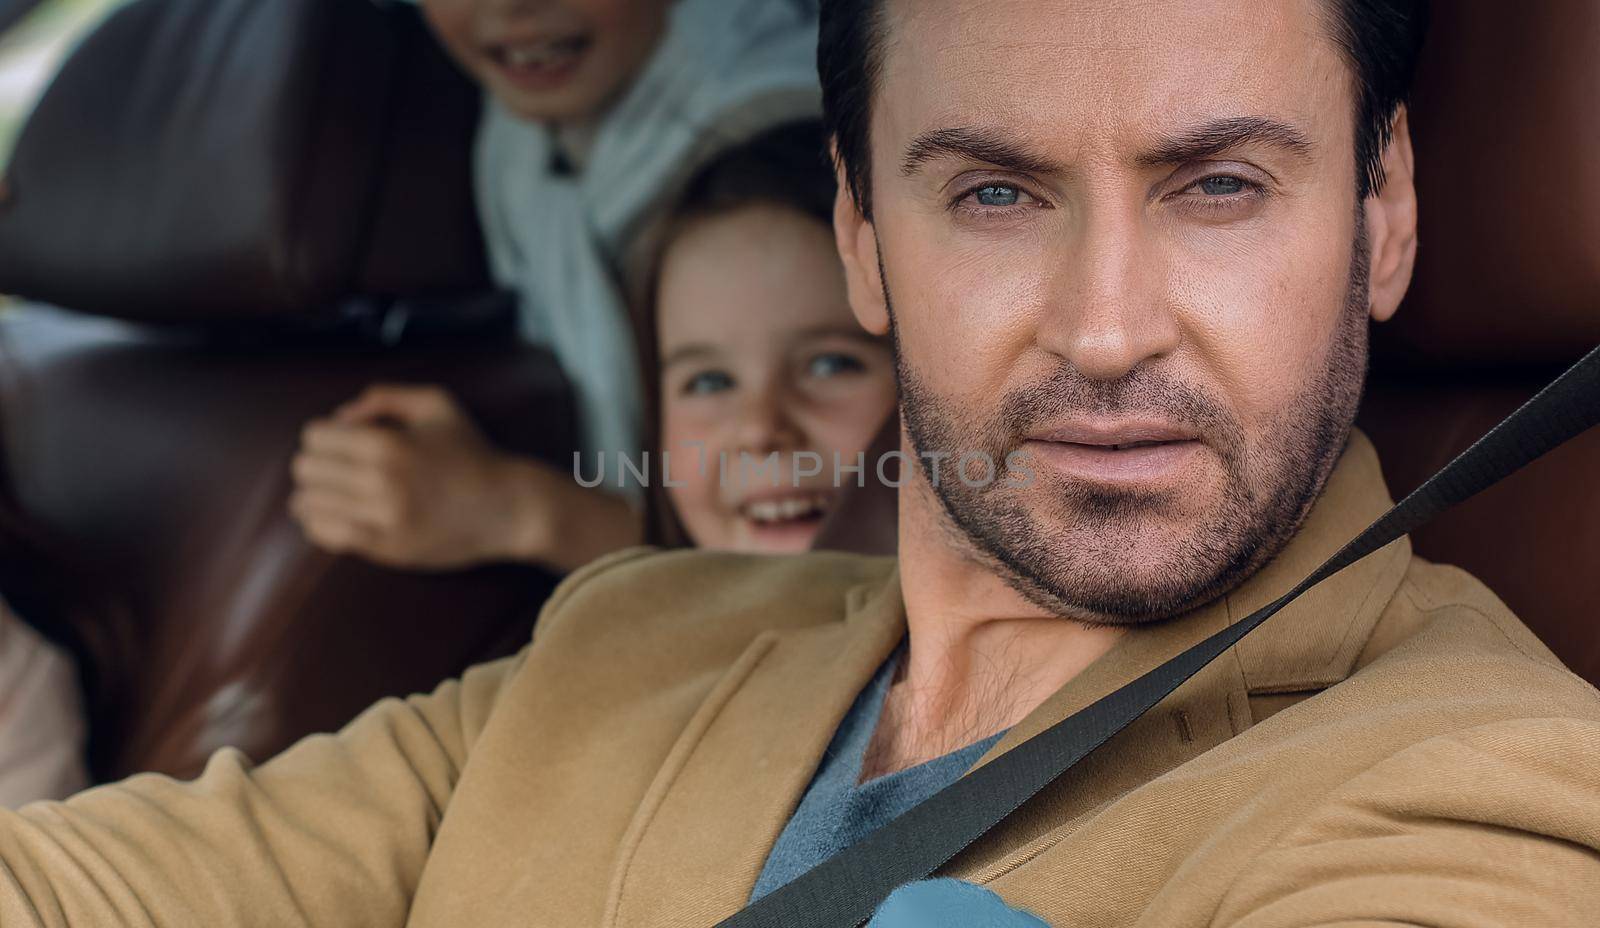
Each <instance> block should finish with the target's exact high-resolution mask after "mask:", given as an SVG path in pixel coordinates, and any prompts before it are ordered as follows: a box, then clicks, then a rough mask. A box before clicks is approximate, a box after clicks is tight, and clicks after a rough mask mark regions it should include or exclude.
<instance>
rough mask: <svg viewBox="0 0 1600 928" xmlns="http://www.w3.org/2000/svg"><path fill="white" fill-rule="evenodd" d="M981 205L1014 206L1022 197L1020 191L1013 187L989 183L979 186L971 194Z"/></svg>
mask: <svg viewBox="0 0 1600 928" xmlns="http://www.w3.org/2000/svg"><path fill="white" fill-rule="evenodd" d="M973 195H974V196H976V197H977V198H978V202H979V203H980V204H982V205H983V206H1002V207H1004V206H1016V205H1017V203H1018V202H1019V201H1020V200H1021V199H1022V192H1021V191H1019V190H1018V189H1017V188H1015V187H1006V186H1004V185H1001V184H990V185H989V186H987V187H980V188H978V190H977V191H975V192H974V194H973Z"/></svg>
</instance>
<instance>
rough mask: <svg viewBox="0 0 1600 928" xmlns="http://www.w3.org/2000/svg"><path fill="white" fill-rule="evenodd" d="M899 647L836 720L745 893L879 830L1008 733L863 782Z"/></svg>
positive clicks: (762, 891) (766, 889)
mask: <svg viewBox="0 0 1600 928" xmlns="http://www.w3.org/2000/svg"><path fill="white" fill-rule="evenodd" d="M899 663H900V657H899V655H898V654H896V656H894V657H892V658H890V659H889V660H888V661H887V662H886V663H885V664H884V665H883V667H882V668H880V669H879V670H878V673H877V675H876V676H874V677H873V678H872V682H870V683H868V684H867V688H866V689H864V690H862V691H861V695H860V696H857V697H856V701H855V704H854V705H852V706H851V707H850V712H849V714H847V715H846V716H845V717H844V721H842V722H840V723H839V730H838V731H837V732H835V733H834V736H833V741H832V742H830V743H829V745H828V751H827V753H826V754H825V755H824V756H823V760H822V764H821V766H820V767H818V768H817V772H816V774H815V775H814V776H813V777H812V779H811V785H810V786H809V787H807V788H806V794H805V797H804V798H803V799H801V800H800V805H799V806H798V807H797V808H796V809H795V812H794V816H793V817H791V818H790V819H789V824H788V825H786V826H784V829H783V833H782V834H780V835H779V836H778V843H777V844H776V845H774V846H773V848H772V852H771V853H770V854H768V855H767V863H766V866H765V867H763V868H762V870H761V876H760V878H759V879H757V880H756V886H755V889H754V891H752V893H751V895H750V900H751V901H752V902H754V901H755V900H757V899H760V898H761V897H763V896H765V895H767V894H768V893H771V892H773V891H774V890H777V889H779V888H781V887H783V886H785V885H787V884H788V883H790V882H792V881H793V880H794V879H795V878H796V877H798V876H800V875H801V874H803V873H805V872H806V871H808V870H810V869H811V868H813V867H815V866H816V865H818V864H820V863H822V862H823V861H825V860H827V859H828V858H830V857H832V856H833V855H835V854H837V853H839V852H840V851H842V850H844V849H845V848H847V847H849V846H850V845H852V844H854V843H855V842H857V841H859V840H861V839H862V838H864V837H866V836H867V835H869V834H871V833H873V832H874V831H877V830H878V829H879V828H882V827H883V826H884V825H887V824H888V823H889V822H890V821H892V820H893V819H895V818H896V817H898V816H899V815H900V814H901V813H903V812H905V811H907V810H909V809H910V808H911V807H912V806H915V805H917V804H918V803H920V802H922V801H923V800H924V799H927V798H928V797H929V796H932V795H933V794H934V793H937V792H938V791H939V790H941V789H944V788H945V787H946V786H949V785H950V784H951V783H954V782H955V781H956V780H959V779H960V778H961V775H962V774H964V773H966V772H967V770H968V769H970V768H971V767H972V765H973V764H975V763H977V762H978V760H979V759H980V758H982V757H983V755H984V754H986V753H988V751H989V749H990V748H991V747H993V746H994V745H995V743H996V742H998V741H999V740H1000V738H1001V736H1002V735H1004V734H1005V732H1001V733H1000V734H997V735H994V736H993V737H989V738H985V739H983V740H982V741H979V742H977V743H976V744H971V745H968V746H967V747H964V748H962V749H961V750H959V751H953V752H951V753H949V754H946V755H944V756H943V757H939V758H935V759H933V760H930V761H928V762H927V763H925V764H920V765H918V766H916V767H910V768H907V769H905V770H900V771H897V772H895V773H891V774H889V775H887V776H882V777H878V778H877V779H875V780H872V781H871V782H868V783H862V782H861V765H862V762H863V761H864V760H865V759H866V753H867V745H868V744H869V743H870V742H871V741H872V735H873V732H875V731H876V730H877V728H878V719H879V718H880V717H881V716H882V715H883V703H884V699H885V698H886V697H887V696H888V695H889V685H890V684H891V683H892V682H893V680H894V673H895V668H896V667H898V666H899Z"/></svg>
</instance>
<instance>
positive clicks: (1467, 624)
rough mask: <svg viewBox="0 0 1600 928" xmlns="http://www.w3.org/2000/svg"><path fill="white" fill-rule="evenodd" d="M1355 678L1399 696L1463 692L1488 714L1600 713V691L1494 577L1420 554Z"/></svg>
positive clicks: (1591, 717) (1422, 698) (1588, 716)
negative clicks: (1502, 593)
mask: <svg viewBox="0 0 1600 928" xmlns="http://www.w3.org/2000/svg"><path fill="white" fill-rule="evenodd" d="M1345 685H1346V688H1358V689H1362V690H1366V691H1370V692H1373V693H1388V694H1390V699H1391V700H1392V701H1405V700H1416V701H1419V702H1423V703H1426V702H1430V701H1433V700H1438V699H1460V700H1463V702H1462V705H1464V706H1466V705H1472V706H1477V707H1478V708H1479V709H1480V710H1481V712H1482V714H1483V716H1484V719H1485V720H1495V721H1501V720H1506V719H1511V718H1568V719H1582V720H1585V721H1591V722H1600V692H1597V691H1596V690H1595V688H1594V687H1593V686H1591V685H1589V684H1588V683H1587V682H1585V681H1584V680H1582V679H1581V678H1579V677H1578V676H1577V675H1576V674H1574V673H1572V672H1571V671H1570V670H1568V669H1567V668H1566V667H1565V666H1564V665H1563V664H1562V663H1561V661H1560V659H1559V658H1557V657H1556V656H1555V654H1553V653H1552V652H1551V651H1550V649H1549V648H1548V647H1546V646H1545V645H1544V643H1543V642H1541V641H1540V640H1539V637H1538V636H1537V635H1535V634H1534V633H1533V632H1532V631H1531V630H1530V629H1529V628H1528V627H1527V626H1526V625H1525V624H1523V622H1522V621H1521V620H1519V619H1518V618H1517V616H1516V615H1515V613H1513V612H1512V611H1511V609H1510V608H1509V607H1508V606H1507V605H1506V604H1505V603H1504V602H1502V601H1501V600H1500V598H1499V597H1497V596H1496V595H1495V594H1494V593H1493V592H1492V591H1491V590H1490V589H1489V588H1488V587H1486V586H1485V585H1484V584H1483V583H1481V582H1480V581H1478V580H1477V578H1475V577H1473V576H1472V575H1471V574H1469V573H1467V572H1466V571H1464V570H1461V569H1460V568H1457V567H1452V566H1448V565H1444V564H1435V563H1432V562H1429V561H1426V560H1423V559H1421V558H1413V559H1412V563H1411V565H1410V566H1409V568H1408V569H1407V572H1406V576H1405V578H1404V580H1403V581H1402V582H1401V584H1400V586H1399V588H1398V589H1397V590H1396V593H1395V596H1394V598H1393V599H1392V601H1391V602H1390V604H1389V606H1388V608H1386V609H1385V610H1384V612H1383V614H1382V616H1381V617H1380V618H1379V620H1378V622H1377V624H1376V625H1375V626H1374V628H1373V632H1372V634H1371V636H1370V638H1369V640H1368V642H1367V644H1366V647H1365V648H1364V649H1363V651H1362V653H1361V655H1360V657H1359V658H1358V659H1357V662H1356V668H1355V672H1354V673H1353V674H1352V676H1351V677H1350V679H1348V680H1346V681H1345Z"/></svg>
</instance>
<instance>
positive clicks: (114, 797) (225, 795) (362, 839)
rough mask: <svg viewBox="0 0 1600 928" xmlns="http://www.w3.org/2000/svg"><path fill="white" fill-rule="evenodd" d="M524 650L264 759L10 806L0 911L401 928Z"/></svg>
mask: <svg viewBox="0 0 1600 928" xmlns="http://www.w3.org/2000/svg"><path fill="white" fill-rule="evenodd" d="M519 664H520V659H519V658H509V659H507V660H504V661H500V662H497V663H494V664H487V665H484V666H482V667H478V668H475V669H473V670H471V671H468V673H467V674H466V675H465V676H464V677H463V678H462V679H461V680H460V681H451V682H449V683H446V684H444V685H443V686H441V687H439V689H437V690H436V691H434V692H433V693H432V694H431V695H428V696H417V697H413V698H411V699H407V700H403V701H402V700H386V701H384V702H382V703H379V704H378V705H376V706H374V707H373V708H372V709H370V710H368V711H367V712H366V713H364V714H363V715H362V716H361V717H359V718H357V719H356V720H355V721H354V722H351V723H350V725H349V726H347V727H346V728H345V729H344V730H343V731H342V732H340V733H339V734H338V735H331V736H316V737H312V738H308V739H306V740H305V741H302V742H301V743H300V744H298V745H296V746H295V747H293V748H291V749H290V750H289V751H287V752H285V753H284V754H282V755H280V756H279V757H277V758H276V759H274V760H272V761H271V762H269V763H266V764H264V765H262V766H260V767H259V768H252V767H251V765H250V764H249V762H248V761H247V760H246V759H245V758H244V757H242V756H241V755H240V754H238V753H237V752H234V751H224V752H220V753H218V754H217V755H216V756H214V757H213V758H212V760H211V762H210V763H209V764H208V765H207V767H206V771H205V773H204V774H202V775H201V776H200V778H199V779H197V780H195V781H194V782H192V783H180V782H176V781H174V780H171V779H168V778H165V777H158V776H153V775H146V776H140V777H135V778H133V779H130V780H128V781H125V782H123V783H119V784H115V785H112V786H106V787H102V788H100V789H96V790H91V791H89V792H87V793H84V794H81V795H80V796H77V797H75V798H73V799H71V800H69V801H67V802H65V803H51V804H36V805H33V806H30V807H28V808H26V809H24V810H23V811H22V812H21V813H9V812H6V813H0V925H4V926H5V928H24V926H26V928H42V926H51V928H56V926H61V928H66V926H84V925H94V926H96V928H116V926H124V925H128V926H135V925H136V926H155V925H161V926H174V925H204V926H207V928H232V926H246V925H262V926H267V925H270V926H275V928H277V926H290V925H307V924H317V925H341V926H386V928H399V926H400V925H402V924H403V923H404V921H405V918H406V912H407V911H408V909H409V907H410V903H411V898H412V895H413V894H414V892H415V890H416V886H417V881H418V879H419V877H420V875H421V873H422V867H423V863H424V861H425V860H426V859H427V855H428V850H429V847H430V845H431V843H432V841H433V837H434V833H435V831H436V829H437V828H438V825H439V821H440V819H441V817H442V816H443V814H444V808H445V805H446V803H447V802H448V800H449V798H450V795H451V792H452V790H453V789H454V788H455V784H456V781H457V779H458V777H459V775H460V771H461V768H462V766H463V765H464V764H465V762H466V758H467V755H468V752H469V750H470V749H471V746H472V744H473V742H474V741H475V740H476V738H477V735H478V733H479V732H480V731H481V730H482V728H483V725H484V723H485V721H486V720H487V718H488V715H489V713H490V711H491V710H492V708H493V706H494V704H495V701H496V699H497V697H498V694H499V692H500V690H501V687H502V686H503V685H504V683H505V681H506V679H507V678H508V677H509V676H510V675H511V674H512V672H513V671H514V669H515V667H516V666H518V665H519Z"/></svg>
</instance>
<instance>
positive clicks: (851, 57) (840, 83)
mask: <svg viewBox="0 0 1600 928" xmlns="http://www.w3.org/2000/svg"><path fill="white" fill-rule="evenodd" d="M885 2H886V0H822V9H821V17H822V27H821V36H820V41H819V42H818V44H817V70H818V73H819V75H820V76H821V79H822V103H823V110H824V116H823V120H824V124H825V127H826V129H827V131H828V134H829V136H830V137H831V138H832V139H833V140H834V143H835V144H836V145H837V146H838V158H839V163H840V165H841V166H842V167H843V169H844V174H845V179H846V182H847V183H848V184H849V185H850V192H851V194H852V195H853V196H854V197H855V200H856V204H857V205H858V206H859V207H860V208H861V211H862V214H863V215H865V216H866V217H867V218H868V219H871V218H872V170H871V161H870V152H871V148H870V144H871V139H870V126H871V121H872V97H873V94H874V93H875V92H876V90H877V87H878V83H879V78H880V76H881V74H882V71H883V39H884V28H885V26H884V18H885V17H884V4H885ZM1324 2H1326V3H1328V4H1329V5H1330V11H1331V12H1332V13H1333V14H1334V15H1335V16H1336V17H1337V18H1336V20H1335V22H1333V23H1332V24H1331V26H1332V33H1333V38H1334V39H1335V40H1336V41H1337V42H1338V43H1339V44H1340V46H1341V47H1342V48H1343V49H1344V53H1345V57H1346V59H1347V60H1348V62H1349V64H1350V67H1351V70H1352V71H1354V72H1355V76H1356V83H1355V89H1356V94H1355V103H1356V172H1357V173H1356V176H1357V181H1356V183H1357V187H1358V191H1357V192H1358V194H1359V195H1360V197H1361V198H1362V199H1365V198H1366V197H1367V196H1369V195H1370V194H1372V193H1374V192H1376V191H1378V190H1381V189H1382V188H1383V181H1384V177H1383V151H1384V149H1385V148H1386V147H1387V146H1388V144H1389V141H1390V139H1391V138H1392V137H1393V130H1394V118H1395V115H1396V113H1397V112H1398V111H1399V109H1400V106H1401V104H1403V103H1404V102H1406V99H1407V97H1408V96H1409V95H1410V92H1411V81H1412V78H1413V76H1414V75H1415V74H1416V67H1417V57H1418V55H1419V54H1420V53H1421V50H1422V38H1423V35H1424V33H1426V31H1427V21H1428V2H1427V0H1324Z"/></svg>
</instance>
